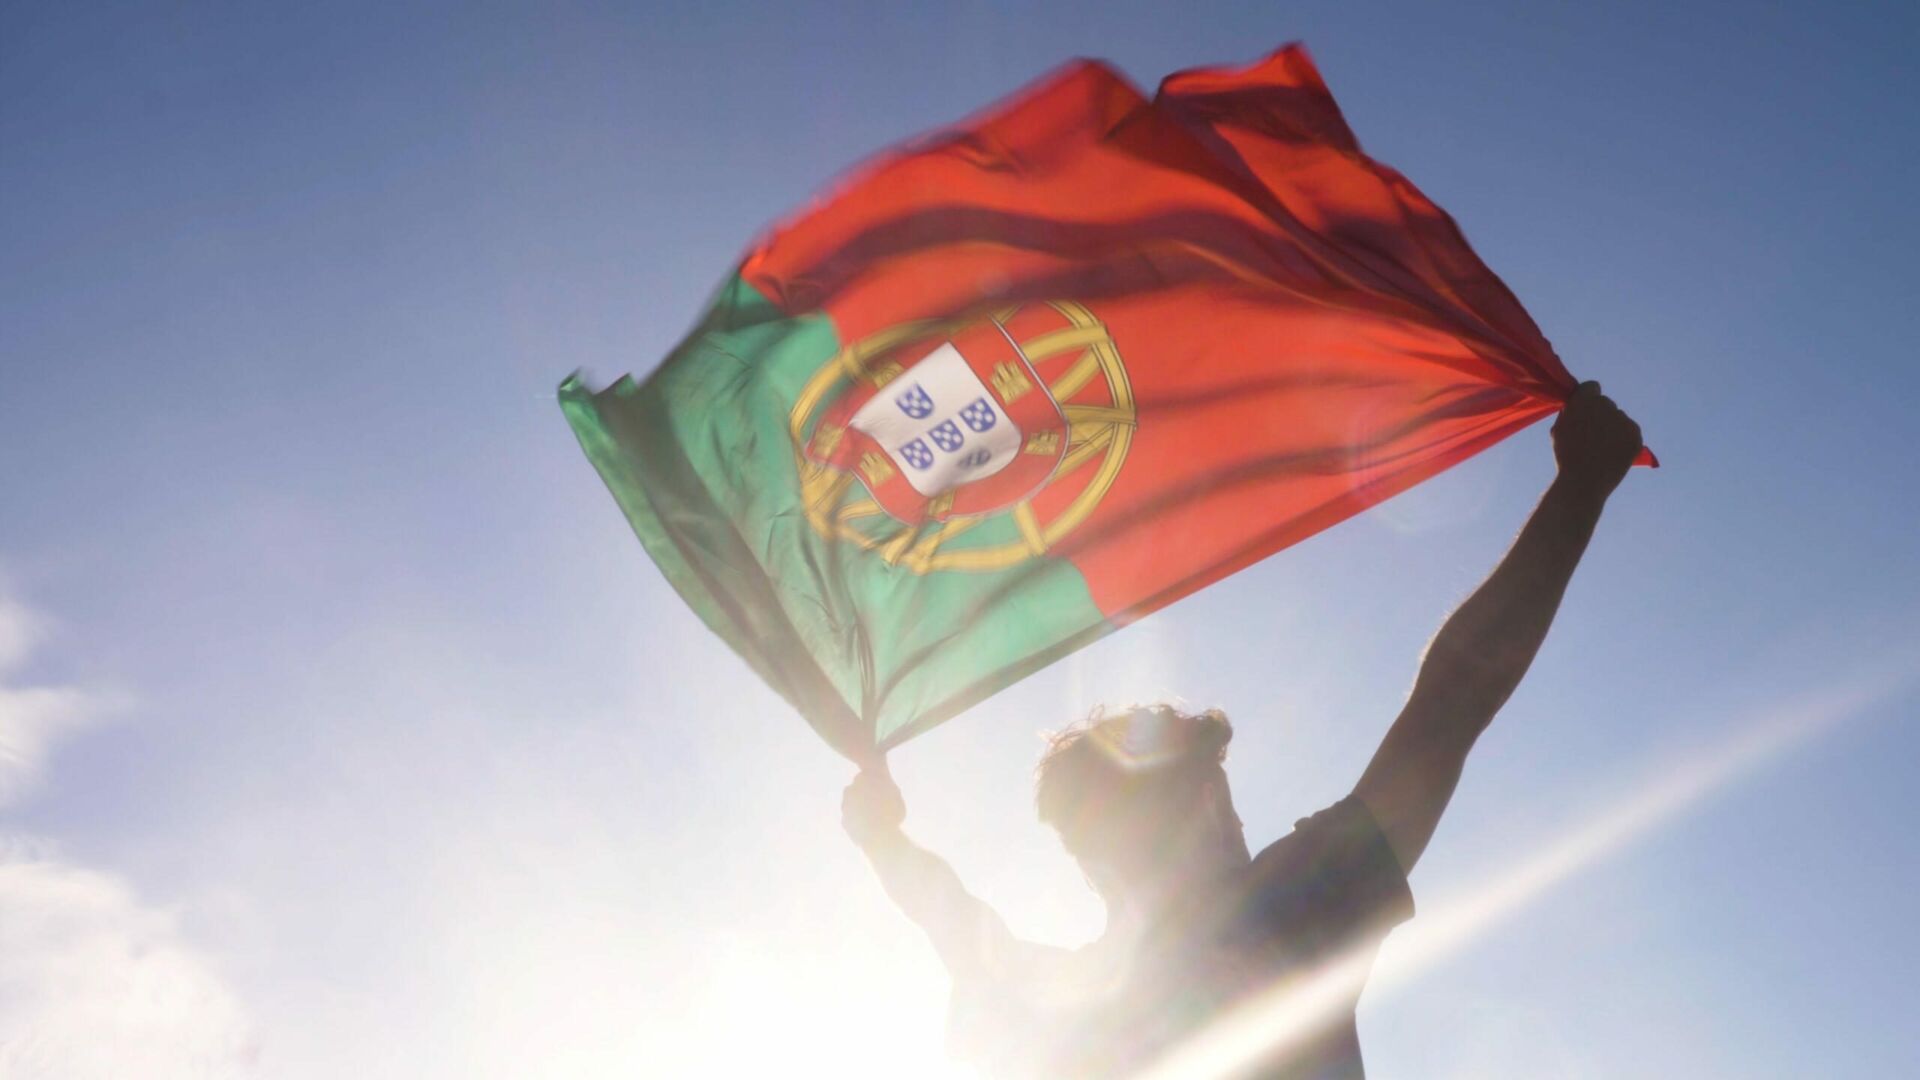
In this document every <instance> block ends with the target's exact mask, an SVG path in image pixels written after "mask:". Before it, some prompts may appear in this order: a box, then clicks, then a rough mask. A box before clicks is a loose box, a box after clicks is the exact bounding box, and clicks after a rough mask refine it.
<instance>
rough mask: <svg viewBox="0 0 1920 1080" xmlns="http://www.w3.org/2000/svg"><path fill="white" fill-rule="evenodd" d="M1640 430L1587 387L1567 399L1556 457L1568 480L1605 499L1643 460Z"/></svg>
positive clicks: (1557, 429)
mask: <svg viewBox="0 0 1920 1080" xmlns="http://www.w3.org/2000/svg"><path fill="white" fill-rule="evenodd" d="M1640 445H1641V444H1640V425H1639V424H1636V423H1634V422H1633V418H1632V417H1631V416H1628V415H1627V414H1626V413H1624V412H1621V411H1620V406H1618V405H1615V404H1614V403H1613V399H1612V398H1610V397H1607V396H1606V395H1605V394H1602V393H1601V392H1600V384H1599V383H1597V382H1584V383H1581V384H1580V388H1579V389H1578V390H1575V391H1574V392H1573V396H1572V397H1570V398H1568V399H1567V404H1566V407H1565V408H1563V409H1562V410H1561V411H1560V418H1559V419H1558V420H1556V421H1554V424H1553V456H1554V459H1555V460H1556V461H1558V462H1559V463H1560V475H1561V477H1562V478H1563V479H1565V480H1568V481H1570V482H1572V483H1574V484H1577V485H1578V486H1579V487H1580V488H1581V489H1582V490H1584V491H1587V492H1589V493H1591V494H1593V495H1597V496H1600V497H1602V498H1605V497H1606V496H1607V495H1609V494H1611V493H1612V492H1613V489H1614V488H1616V487H1618V486H1619V484H1620V481H1621V480H1622V479H1624V478H1625V477H1626V475H1627V470H1628V469H1630V468H1632V467H1633V459H1634V458H1635V457H1637V456H1639V454H1640Z"/></svg>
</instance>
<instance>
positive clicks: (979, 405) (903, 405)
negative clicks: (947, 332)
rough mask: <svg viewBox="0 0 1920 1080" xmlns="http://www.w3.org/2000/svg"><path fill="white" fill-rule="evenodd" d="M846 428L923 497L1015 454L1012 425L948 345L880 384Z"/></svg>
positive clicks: (986, 472) (990, 470)
mask: <svg viewBox="0 0 1920 1080" xmlns="http://www.w3.org/2000/svg"><path fill="white" fill-rule="evenodd" d="M852 426H853V427H854V428H856V429H857V430H860V431H863V432H866V433H867V435H869V436H871V437H872V438H873V441H875V442H877V443H879V444H880V447H881V449H883V450H885V451H886V452H887V456H888V457H890V458H892V459H893V464H894V466H895V467H896V468H898V469H899V470H900V473H901V475H903V476H905V477H906V478H907V483H909V484H912V485H913V489H914V490H915V491H917V492H919V493H920V494H922V495H925V496H927V497H928V498H932V497H933V496H935V495H938V494H940V493H941V492H943V491H947V490H949V489H951V488H956V487H959V486H960V485H961V484H966V483H971V482H973V481H975V480H980V479H984V478H986V477H989V476H992V475H993V474H994V473H997V472H999V471H1000V470H1001V469H1004V468H1006V467H1007V466H1008V465H1009V464H1011V463H1012V461H1013V455H1014V454H1016V453H1018V452H1019V451H1020V429H1019V428H1017V427H1015V426H1014V424H1013V420H1012V419H1011V418H1010V417H1008V416H1007V413H1006V410H1005V409H1003V408H1001V406H1000V403H999V402H998V401H996V400H994V397H993V394H992V392H991V391H989V390H988V389H987V387H986V385H985V384H984V383H982V382H981V381H980V377H979V376H977V375H975V374H974V373H973V369H972V368H971V367H969V366H967V361H966V358H965V357H962V356H961V355H960V350H958V349H956V348H954V347H953V343H952V342H948V343H946V344H945V345H942V346H940V347H939V348H937V349H935V350H933V351H932V352H931V353H928V354H927V356H926V358H925V359H923V360H921V361H920V362H919V363H917V364H915V365H913V366H912V367H910V368H908V369H907V371H906V374H904V375H901V376H899V377H898V378H896V379H894V380H893V381H892V382H890V383H888V384H887V385H886V386H884V387H882V388H881V390H880V392H879V393H877V394H875V395H874V396H873V399H872V400H871V401H868V402H867V403H866V404H865V405H862V406H860V409H859V411H857V412H855V413H854V414H853V421H852Z"/></svg>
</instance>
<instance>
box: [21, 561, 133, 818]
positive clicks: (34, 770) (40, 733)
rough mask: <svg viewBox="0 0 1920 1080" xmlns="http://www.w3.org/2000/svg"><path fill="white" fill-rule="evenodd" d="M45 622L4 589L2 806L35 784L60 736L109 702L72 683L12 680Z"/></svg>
mask: <svg viewBox="0 0 1920 1080" xmlns="http://www.w3.org/2000/svg"><path fill="white" fill-rule="evenodd" d="M42 627H43V624H42V621H41V620H40V618H39V617H38V616H36V615H35V614H34V613H33V612H32V611H29V610H28V609H27V608H26V606H25V605H23V604H21V603H20V602H18V601H17V600H14V599H12V598H11V597H8V596H4V595H0V806H5V805H7V804H9V803H12V802H14V801H16V800H18V799H19V798H21V797H22V796H23V795H25V794H26V793H27V792H28V791H29V790H30V789H31V788H32V787H33V785H34V783H35V782H36V781H37V780H38V779H39V776H40V772H41V770H42V769H44V768H45V767H46V762H47V755H48V753H49V751H50V750H51V749H52V747H53V744H54V743H55V742H56V741H58V740H59V739H60V738H62V737H63V736H65V735H66V734H68V733H70V732H72V731H75V730H77V729H79V728H82V727H85V726H86V725H88V724H89V723H91V722H93V721H94V720H96V719H98V718H99V717H100V716H101V715H102V714H104V713H105V712H106V711H107V709H108V707H109V702H108V701H107V699H105V698H104V697H101V696H99V695H93V694H87V693H84V692H82V691H80V690H77V689H74V688H71V687H64V686H58V687H55V686H30V687H16V686H13V685H10V681H9V677H10V676H11V675H12V674H13V673H14V672H15V671H17V670H18V669H19V667H20V665H21V664H23V663H25V662H26V659H27V657H28V656H29V655H30V654H31V653H32V651H33V648H34V646H35V645H37V644H38V643H39V641H40V636H41V633H42Z"/></svg>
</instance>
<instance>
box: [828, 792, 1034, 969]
mask: <svg viewBox="0 0 1920 1080" xmlns="http://www.w3.org/2000/svg"><path fill="white" fill-rule="evenodd" d="M906 816H907V805H906V801H905V800H903V799H902V798H901V797H900V789H899V788H898V787H897V786H895V784H894V782H893V778H892V777H891V776H889V775H887V773H886V771H885V769H884V767H882V768H880V769H871V768H870V769H866V770H863V771H862V772H861V773H860V775H858V776H856V777H854V779H853V783H851V784H848V785H847V790H846V794H845V795H844V796H842V797H841V800H840V818H841V824H842V825H843V826H845V828H846V830H847V835H848V836H850V837H852V838H853V842H854V843H855V844H858V845H859V847H860V850H861V851H862V852H863V853H865V854H866V856H867V861H868V862H870V863H872V864H873V869H874V872H875V873H876V874H878V875H879V876H880V885H881V887H882V888H884V889H886V891H887V895H888V896H889V897H891V898H892V900H893V902H894V903H895V904H896V905H898V906H899V908H900V910H901V911H903V912H905V913H906V915H907V917H908V918H909V919H912V920H913V921H914V922H916V923H918V924H919V925H920V928H921V929H922V930H925V931H926V933H927V937H929V938H931V939H932V940H933V947H934V949H935V950H936V951H938V952H939V954H940V959H941V961H942V962H944V963H945V964H946V966H947V971H948V972H949V973H951V974H952V975H953V977H954V978H955V979H956V980H959V979H963V978H966V977H969V976H981V975H989V976H990V975H992V974H994V973H995V971H996V970H997V968H998V967H999V966H1000V965H1002V964H1004V963H1005V962H1007V959H1008V958H1009V957H1010V956H1011V955H1012V954H1013V952H1014V951H1015V949H1016V948H1017V944H1018V943H1017V942H1016V941H1015V940H1014V937H1013V934H1012V932H1011V931H1010V930H1008V929H1007V924H1006V922H1005V921H1004V920H1002V919H1001V918H1000V915H999V913H998V912H996V911H994V910H993V909H992V908H990V907H988V906H987V905H986V903H985V902H984V901H982V900H980V899H979V898H978V897H976V896H974V895H973V894H972V893H970V892H968V891H967V890H966V887H965V886H963V885H962V884H961V883H960V876H959V875H958V874H955V873H954V872H953V867H951V866H948V865H947V863H946V860H944V859H942V858H940V856H938V855H935V854H934V853H933V852H931V851H928V850H927V849H925V848H923V847H921V846H920V845H918V844H916V843H914V842H913V841H912V840H910V839H908V837H907V834H906V833H905V832H903V831H902V830H901V828H900V826H901V825H902V823H904V822H905V821H906Z"/></svg>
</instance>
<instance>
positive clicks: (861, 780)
mask: <svg viewBox="0 0 1920 1080" xmlns="http://www.w3.org/2000/svg"><path fill="white" fill-rule="evenodd" d="M906 820H907V801H906V799H905V798H903V797H902V796H901V794H900V787H899V785H897V784H895V783H894V782H893V777H892V776H891V775H889V774H888V773H887V770H886V766H885V765H881V766H880V767H878V768H868V769H862V770H861V771H860V775H858V776H856V777H854V778H853V783H851V784H848V785H847V790H846V792H845V793H844V794H842V795H841V796H840V825H841V827H842V828H844V829H846V830H847V835H848V836H850V837H852V838H853V842H854V843H856V844H859V845H860V846H861V847H863V848H864V847H867V846H868V845H870V844H872V843H873V842H874V841H875V840H879V839H882V838H884V837H886V836H889V835H892V834H894V833H897V832H899V831H900V826H901V824H902V823H904V822H905V821H906Z"/></svg>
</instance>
